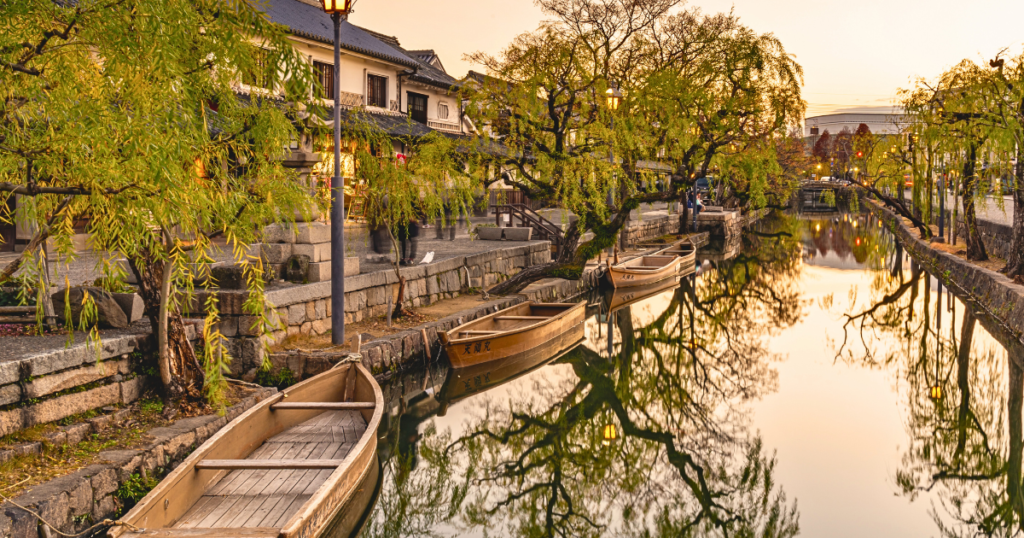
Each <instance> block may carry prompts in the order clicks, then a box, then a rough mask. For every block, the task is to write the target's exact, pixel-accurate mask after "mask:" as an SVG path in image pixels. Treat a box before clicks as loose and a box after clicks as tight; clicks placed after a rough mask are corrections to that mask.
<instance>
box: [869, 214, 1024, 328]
mask: <svg viewBox="0 0 1024 538" xmlns="http://www.w3.org/2000/svg"><path fill="white" fill-rule="evenodd" d="M866 202H867V203H866V207H867V208H868V210H870V211H872V212H873V213H875V214H876V215H878V216H879V218H881V219H882V221H883V222H884V223H885V226H886V227H887V228H888V229H889V230H890V231H892V233H893V234H894V235H895V236H896V238H897V239H898V240H899V242H900V244H902V245H903V248H904V249H906V251H907V253H908V254H910V256H911V257H913V258H914V260H915V261H917V263H919V264H921V266H922V267H923V268H924V269H925V271H927V272H928V273H930V274H931V275H932V276H934V277H936V278H939V279H940V280H941V281H942V282H943V284H945V285H946V286H947V287H949V288H951V289H953V290H954V292H955V293H956V294H957V295H958V296H960V297H961V298H963V299H966V300H967V301H968V302H970V303H972V306H974V307H975V308H976V309H978V310H979V311H980V312H981V313H982V314H983V315H985V317H988V318H990V320H991V322H992V323H994V324H995V325H996V327H997V328H998V329H999V330H1000V331H1002V332H1005V333H1006V335H1007V336H1008V338H1010V339H1011V340H1014V341H1016V342H1017V343H1019V344H1024V286H1022V285H1020V284H1015V283H1014V282H1013V281H1012V280H1010V279H1009V278H1006V276H1005V275H1002V274H1000V273H997V272H995V271H992V270H989V269H985V268H984V267H980V266H978V265H975V264H973V263H971V262H969V261H967V260H964V259H962V258H959V257H957V256H955V255H953V254H949V253H948V252H944V251H941V250H938V249H935V248H932V247H931V245H930V244H929V243H927V242H925V241H922V240H921V239H920V238H919V237H918V235H917V231H916V230H911V229H910V228H909V227H907V225H906V224H904V222H903V220H902V219H901V218H899V217H898V216H897V215H896V214H895V213H893V212H892V211H889V210H888V209H886V208H884V207H882V206H881V205H880V204H878V203H877V202H875V201H873V200H866ZM1005 344H1007V343H1006V342H1004V345H1005Z"/></svg>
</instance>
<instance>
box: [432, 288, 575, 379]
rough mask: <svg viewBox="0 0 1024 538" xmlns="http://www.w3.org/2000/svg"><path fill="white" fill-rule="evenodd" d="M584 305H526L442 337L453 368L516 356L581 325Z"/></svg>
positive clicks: (466, 324)
mask: <svg viewBox="0 0 1024 538" xmlns="http://www.w3.org/2000/svg"><path fill="white" fill-rule="evenodd" d="M586 307H587V302H586V301H580V302H578V303H535V302H533V301H527V302H525V303H520V304H517V305H515V306H512V307H509V308H506V309H504V310H500V311H498V312H495V313H493V314H491V315H489V316H484V317H482V318H480V319H476V320H473V321H470V322H469V323H464V324H462V325H459V326H458V327H456V328H454V329H452V330H450V331H448V332H447V333H441V334H440V339H441V343H442V344H444V346H445V350H446V351H447V352H448V359H449V360H450V361H451V363H452V367H453V368H466V367H468V366H473V365H474V364H481V363H485V362H490V361H495V360H498V359H503V358H506V357H512V356H514V355H519V354H521V353H524V352H526V351H528V350H530V349H532V348H535V347H538V346H540V345H542V344H545V343H546V342H549V341H551V340H554V339H556V338H558V337H559V336H560V335H562V334H564V333H567V332H569V331H570V330H571V329H572V328H573V327H575V326H576V325H582V324H583V318H584V317H585V315H586Z"/></svg>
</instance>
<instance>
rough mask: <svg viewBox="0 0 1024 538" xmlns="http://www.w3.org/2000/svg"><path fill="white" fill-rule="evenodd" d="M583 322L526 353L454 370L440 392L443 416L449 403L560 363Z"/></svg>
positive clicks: (577, 338) (579, 336) (576, 339)
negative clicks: (558, 360)
mask: <svg viewBox="0 0 1024 538" xmlns="http://www.w3.org/2000/svg"><path fill="white" fill-rule="evenodd" d="M585 332H586V331H585V325H584V324H583V323H580V324H577V325H574V326H572V327H570V328H569V330H567V331H565V332H564V333H562V334H560V335H558V336H557V337H555V338H553V339H551V340H549V341H547V342H545V343H543V344H541V345H539V346H537V347H535V348H532V349H529V350H527V351H525V352H523V353H519V354H517V355H512V356H509V357H505V358H502V359H497V360H493V361H488V362H483V363H480V364H476V365H473V366H468V367H466V368H451V369H449V370H448V376H447V377H446V378H445V381H444V385H443V386H442V387H441V390H440V391H439V392H438V401H439V402H440V403H441V412H440V413H438V414H439V415H440V416H443V415H444V413H445V411H446V409H447V408H448V406H449V405H450V404H453V403H455V402H457V401H459V400H462V399H463V398H467V397H469V396H472V395H473V394H476V393H479V392H483V391H486V390H489V389H492V388H494V387H497V386H499V385H503V384H505V383H508V382H510V381H512V380H514V379H517V378H519V377H521V376H524V375H526V374H528V373H530V372H532V371H533V370H535V369H537V368H540V367H541V366H543V365H545V364H548V363H550V362H553V361H555V360H557V359H558V358H559V357H561V356H562V355H565V354H566V353H567V352H568V351H569V350H571V349H573V348H575V347H576V346H577V345H578V344H579V343H580V342H581V341H583V336H584V334H585Z"/></svg>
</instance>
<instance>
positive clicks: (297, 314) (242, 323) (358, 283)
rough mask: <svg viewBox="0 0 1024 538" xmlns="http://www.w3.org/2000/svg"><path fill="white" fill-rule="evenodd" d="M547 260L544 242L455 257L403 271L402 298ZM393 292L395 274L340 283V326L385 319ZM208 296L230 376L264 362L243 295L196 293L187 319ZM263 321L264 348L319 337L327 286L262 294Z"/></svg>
mask: <svg viewBox="0 0 1024 538" xmlns="http://www.w3.org/2000/svg"><path fill="white" fill-rule="evenodd" d="M549 260H550V254H549V251H548V243H547V242H539V243H534V244H530V245H524V246H520V247H512V248H498V249H494V250H489V251H486V252H481V253H478V254H472V255H468V256H457V257H454V258H449V259H446V260H441V261H439V262H435V263H431V264H426V265H417V266H414V267H404V268H401V269H400V270H399V273H401V275H402V276H403V277H404V278H405V283H406V284H405V285H406V291H405V297H406V301H407V304H411V305H412V306H413V307H418V306H426V305H429V304H432V303H435V302H437V301H440V300H442V299H451V298H453V297H457V296H458V295H459V294H460V293H463V292H464V291H466V290H468V289H471V288H477V289H479V288H483V287H487V286H491V285H494V284H495V283H497V282H499V281H501V280H504V279H507V278H509V277H510V276H512V275H514V274H516V273H518V272H519V271H521V270H523V269H524V268H526V267H530V266H531V265H536V264H538V263H544V262H546V261H549ZM397 290H398V274H396V273H395V271H394V270H382V271H375V272H373V273H367V274H362V275H356V276H350V277H348V278H346V279H345V322H346V323H352V322H357V321H361V320H363V319H366V318H370V317H379V316H383V315H385V313H386V312H387V308H388V301H387V297H388V294H390V295H391V296H392V297H394V296H395V294H396V293H397ZM210 294H216V296H217V298H218V300H219V305H220V315H221V322H220V331H221V334H223V335H224V336H225V337H227V339H228V347H229V351H230V352H231V355H232V356H233V357H234V360H233V361H232V365H231V371H232V373H233V374H234V375H242V374H244V373H245V372H248V371H250V370H252V369H253V368H256V367H258V366H259V365H260V364H262V363H263V349H264V346H263V342H262V341H261V338H262V337H260V336H258V335H256V334H255V332H254V331H253V330H252V326H253V323H254V321H255V318H254V317H252V316H249V315H248V314H246V312H244V311H243V309H242V305H243V304H244V303H245V301H246V300H247V299H248V297H249V292H248V291H247V290H217V291H208V292H207V291H201V292H197V293H196V294H195V300H194V301H193V302H192V307H191V310H192V311H193V312H191V314H193V315H201V313H202V309H203V305H204V304H205V302H206V300H207V299H208V296H209V295H210ZM265 300H266V308H267V316H268V318H269V319H270V321H271V323H272V324H275V325H276V326H277V327H278V329H277V330H276V331H274V332H273V334H272V336H271V338H269V339H267V340H269V343H271V344H275V343H278V342H281V341H283V340H284V339H285V338H286V337H288V336H289V335H294V334H323V333H324V332H326V331H327V330H328V329H330V327H331V318H332V316H333V315H334V312H333V311H332V307H331V283H330V281H328V282H317V283H311V284H301V285H284V286H280V287H276V288H274V289H270V290H268V291H267V292H266V293H265Z"/></svg>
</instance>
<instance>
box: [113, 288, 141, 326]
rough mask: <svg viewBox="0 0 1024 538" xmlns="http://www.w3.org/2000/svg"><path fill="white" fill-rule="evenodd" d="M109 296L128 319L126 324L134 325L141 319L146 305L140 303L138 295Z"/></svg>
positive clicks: (118, 294) (121, 294) (116, 294)
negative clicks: (112, 297)
mask: <svg viewBox="0 0 1024 538" xmlns="http://www.w3.org/2000/svg"><path fill="white" fill-rule="evenodd" d="M111 295H113V296H114V300H115V301H117V304H118V305H120V307H121V311H122V312H124V315H125V317H126V318H128V323H135V322H136V321H139V320H140V319H142V314H143V312H144V311H145V310H146V304H145V303H143V302H142V297H141V296H140V295H139V294H138V293H113V294H111Z"/></svg>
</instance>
